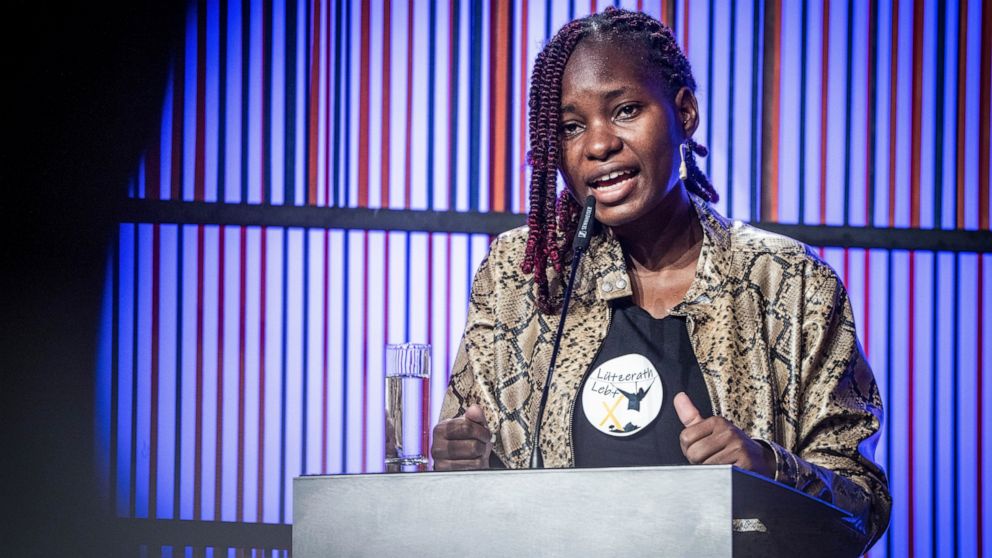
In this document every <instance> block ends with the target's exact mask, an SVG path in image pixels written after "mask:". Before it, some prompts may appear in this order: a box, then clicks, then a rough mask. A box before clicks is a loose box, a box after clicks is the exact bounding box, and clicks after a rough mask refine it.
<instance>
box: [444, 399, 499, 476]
mask: <svg viewBox="0 0 992 558" xmlns="http://www.w3.org/2000/svg"><path fill="white" fill-rule="evenodd" d="M492 448H493V434H492V432H491V431H490V430H489V428H488V427H487V426H486V416H485V413H483V411H482V408H481V407H480V406H479V405H472V406H470V407H469V408H468V409H466V410H465V414H464V415H462V416H460V417H456V418H452V419H448V420H444V421H441V422H440V423H438V425H437V426H435V427H434V440H433V444H432V445H431V456H432V457H433V458H434V470H435V471H464V470H471V469H487V468H488V467H489V454H490V453H491V452H492Z"/></svg>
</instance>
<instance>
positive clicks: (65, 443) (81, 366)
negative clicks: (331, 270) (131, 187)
mask: <svg viewBox="0 0 992 558" xmlns="http://www.w3.org/2000/svg"><path fill="white" fill-rule="evenodd" d="M183 11H184V10H183V3H181V2H175V1H172V2H137V3H131V4H122V5H120V6H116V5H113V4H111V5H99V3H97V4H91V3H65V4H54V3H53V4H44V3H38V2H27V1H17V2H14V3H13V4H12V5H8V6H5V10H4V26H3V27H4V32H3V34H2V39H0V40H2V41H3V45H2V48H3V66H4V70H5V71H4V72H3V75H4V83H5V87H4V89H6V93H7V95H5V97H7V98H8V101H6V102H5V103H4V112H5V114H4V117H3V129H4V131H5V132H6V133H5V135H6V141H5V142H4V144H5V145H6V147H4V148H3V150H2V151H0V152H2V153H3V155H2V158H3V159H2V164H0V185H2V192H3V196H4V199H3V201H2V202H0V207H2V208H3V220H2V222H3V228H4V239H3V265H2V269H3V273H2V277H3V279H2V281H3V282H2V285H0V292H2V297H3V298H2V300H3V303H2V315H3V321H2V322H0V323H2V333H0V339H2V341H0V343H2V355H0V382H2V383H0V413H2V414H0V429H2V445H0V471H2V474H3V478H2V480H0V486H2V489H0V490H2V492H0V502H2V506H0V507H2V508H3V516H2V517H0V544H2V546H3V548H4V553H5V554H7V553H10V554H11V555H28V556H60V555H62V556H69V555H71V556H79V555H100V556H106V555H111V554H113V552H108V551H107V549H106V547H104V546H103V543H104V542H105V539H106V535H105V531H106V528H107V524H108V519H109V518H110V515H109V507H108V503H107V502H106V500H105V493H104V491H102V490H100V489H99V487H98V486H97V484H96V482H95V479H96V473H97V471H96V467H95V454H94V447H93V441H94V437H93V424H94V417H93V408H94V374H93V369H94V366H95V359H96V341H97V340H96V334H97V327H96V326H97V323H98V319H99V305H100V297H101V291H102V289H103V281H104V279H105V278H104V269H105V265H106V261H107V260H106V257H107V253H108V247H109V245H110V240H111V238H112V237H111V236H110V235H111V233H112V231H113V224H114V221H113V216H114V213H113V210H114V206H115V204H116V203H117V202H118V200H120V199H121V197H123V196H124V195H125V193H126V184H127V180H128V179H129V178H130V177H131V175H132V173H133V172H134V169H135V168H136V165H137V161H138V158H139V156H140V150H141V148H142V147H143V146H144V145H146V144H147V141H146V140H147V138H148V137H149V136H150V134H151V133H153V130H154V124H155V120H156V118H157V117H158V115H159V111H160V108H161V107H160V105H161V102H162V95H163V91H164V85H165V78H166V75H167V70H168V62H169V56H170V53H171V51H172V49H173V47H174V42H175V40H176V37H177V36H178V33H177V32H176V31H177V30H179V29H181V27H180V24H181V22H182V16H183ZM11 96H12V97H13V99H11ZM101 547H102V548H101Z"/></svg>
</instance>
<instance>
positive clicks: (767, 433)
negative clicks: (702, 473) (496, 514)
mask: <svg viewBox="0 0 992 558" xmlns="http://www.w3.org/2000/svg"><path fill="white" fill-rule="evenodd" d="M694 90H695V80H694V79H693V77H692V72H691V69H690V67H689V62H688V60H686V58H685V56H684V55H683V53H682V52H681V50H680V49H679V47H678V44H677V43H676V41H675V39H674V37H673V36H672V33H671V31H670V30H669V29H668V28H667V27H665V26H664V25H662V24H661V23H660V22H658V21H657V20H655V19H653V18H651V17H649V16H647V15H644V14H641V13H634V12H628V11H624V10H616V9H612V8H610V9H607V10H606V11H605V12H603V13H601V14H595V15H591V16H589V17H586V18H583V19H579V20H576V21H573V22H571V23H568V24H567V25H565V26H564V27H563V28H562V29H561V30H560V31H559V32H558V33H557V34H556V35H555V37H554V39H552V40H551V42H549V43H548V44H547V45H546V46H545V47H544V49H543V51H542V52H541V53H540V55H539V56H538V58H537V61H536V63H535V66H534V73H533V76H532V81H531V89H530V99H529V109H530V112H529V128H530V154H529V162H530V164H531V167H532V175H531V183H530V214H529V216H528V222H527V226H526V227H521V228H520V229H516V230H512V231H509V232H507V233H504V234H502V235H500V236H499V238H498V239H497V240H496V241H495V242H493V244H492V246H491V249H490V252H489V255H488V256H487V258H486V259H485V260H484V261H483V263H482V265H481V266H480V268H479V270H478V272H477V274H476V276H475V280H474V283H473V286H472V294H471V299H470V308H469V314H468V323H467V325H466V328H465V334H464V337H463V338H462V342H461V346H460V348H459V351H458V356H457V358H456V361H455V364H454V369H453V371H452V375H451V383H450V385H449V386H448V391H447V394H446V397H445V400H444V404H443V407H442V410H441V419H442V420H441V422H440V423H439V424H438V426H437V427H436V428H435V430H434V442H433V447H432V454H433V457H434V460H435V469H437V470H453V469H479V468H487V467H490V466H495V467H510V468H523V467H527V466H529V463H530V458H531V455H532V452H533V451H534V449H535V448H534V447H533V442H534V437H535V436H534V427H535V425H536V424H538V417H537V415H538V413H539V411H538V409H539V408H540V407H541V405H540V400H541V393H542V389H544V382H545V371H546V370H547V369H548V366H549V364H550V361H551V358H552V346H553V345H554V342H555V339H554V338H555V336H556V331H557V330H558V325H559V323H558V322H559V314H558V312H559V311H560V308H561V305H562V302H563V297H564V292H565V283H566V282H567V280H568V277H567V275H568V274H567V270H568V266H569V264H570V261H571V258H572V257H573V255H572V254H573V252H572V249H571V248H572V242H573V239H574V237H575V231H576V228H577V224H578V219H579V213H580V210H581V205H580V203H579V202H578V201H577V200H585V199H586V198H587V196H593V197H594V199H595V201H596V210H595V217H596V220H597V221H598V223H599V224H600V225H601V226H600V227H599V230H598V232H597V233H596V234H595V236H594V237H593V238H592V241H591V244H590V246H589V248H588V251H587V252H586V254H585V256H584V258H583V259H582V261H581V264H580V266H579V268H578V270H579V271H578V275H577V279H576V281H575V283H574V288H573V291H572V296H571V301H570V303H569V309H568V315H567V319H566V321H565V323H564V325H563V329H562V335H561V338H560V353H559V354H558V357H557V359H556V362H555V368H554V379H553V381H552V382H551V383H550V385H549V386H548V396H547V404H546V407H544V412H543V414H542V416H541V420H540V424H541V427H540V428H541V431H540V432H541V436H540V439H539V440H540V441H539V447H538V448H537V449H538V450H539V451H540V454H541V456H543V460H544V463H545V465H546V466H548V467H613V466H635V465H676V464H733V465H736V466H738V467H741V468H743V469H748V470H751V471H754V472H756V473H760V474H762V475H765V476H767V477H769V478H772V479H774V480H776V481H778V482H780V483H783V484H785V485H787V486H790V487H793V488H796V489H799V490H802V491H804V492H806V493H808V494H811V495H813V496H816V497H818V498H820V499H823V500H825V501H827V502H831V503H833V504H835V505H837V506H839V507H841V508H844V509H846V510H848V511H850V512H852V513H853V514H854V515H855V517H857V518H858V519H859V520H860V522H861V526H862V528H863V530H864V533H865V537H866V540H867V541H868V545H869V546H870V544H871V543H873V542H874V541H875V540H877V539H878V537H879V536H880V535H881V533H882V532H883V531H884V529H885V527H886V525H887V523H888V516H889V509H890V506H891V499H890V496H889V493H888V488H887V484H886V478H885V474H884V472H883V471H882V470H881V469H880V467H879V466H878V465H877V464H876V463H875V461H874V449H875V445H876V442H877V439H878V431H879V428H880V426H881V421H882V402H881V399H880V396H879V391H878V388H877V386H876V383H875V380H874V377H873V375H872V372H871V369H870V368H869V366H868V364H867V362H866V361H865V357H864V354H863V352H862V349H861V346H860V343H859V341H858V339H857V334H856V332H855V327H854V320H853V316H852V312H851V307H850V303H849V301H848V298H847V293H846V292H845V290H844V287H843V285H842V284H841V282H840V280H839V279H838V278H837V275H836V274H835V272H834V271H833V270H832V269H831V268H830V267H829V266H828V265H827V264H825V263H824V262H822V261H821V260H820V259H818V258H817V257H816V256H815V255H814V254H813V253H812V252H811V251H810V250H809V249H808V248H807V247H806V246H804V245H802V244H800V243H799V242H796V241H794V240H791V239H788V238H785V237H782V236H777V235H773V234H770V233H767V232H764V231H761V230H759V229H755V228H752V227H750V226H747V225H743V224H741V223H734V222H730V221H728V220H727V219H725V218H724V217H722V216H720V215H719V214H717V213H716V211H715V210H714V209H713V208H712V207H711V206H710V203H711V202H714V201H716V199H717V193H716V191H715V190H714V188H713V186H712V185H711V184H710V183H709V181H708V180H707V178H706V176H705V175H704V174H703V173H702V172H700V170H699V168H698V166H697V165H696V162H695V157H696V156H705V155H706V149H705V148H704V147H703V146H701V145H699V144H698V143H696V142H695V141H694V140H693V139H692V135H693V132H695V130H696V128H697V126H698V124H699V109H698V104H697V102H696V97H695V95H694V93H693V91H694ZM559 172H560V173H561V175H562V177H563V178H564V182H565V185H566V189H565V191H563V192H562V194H561V195H560V196H557V195H556V181H557V176H558V173H559Z"/></svg>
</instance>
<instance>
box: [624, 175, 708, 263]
mask: <svg viewBox="0 0 992 558" xmlns="http://www.w3.org/2000/svg"><path fill="white" fill-rule="evenodd" d="M613 232H614V234H616V236H617V238H618V239H619V240H620V243H621V244H622V245H623V247H624V249H625V252H626V253H627V256H628V258H629V260H630V269H631V271H633V272H635V273H639V272H646V273H650V272H658V271H663V270H666V269H679V268H683V267H687V266H695V264H696V259H697V258H698V256H699V250H700V248H701V246H702V238H703V233H702V228H701V227H700V225H699V218H698V216H697V215H696V211H695V209H694V208H693V206H692V200H690V199H689V194H688V193H686V191H685V188H674V189H673V190H672V192H671V194H670V195H669V196H667V197H666V198H665V199H664V200H662V201H661V203H660V204H659V206H658V209H657V210H656V211H654V212H652V214H651V215H649V216H648V217H647V218H645V219H642V222H640V223H636V224H635V223H632V224H631V226H627V227H623V228H622V229H621V228H619V227H617V228H614V230H613Z"/></svg>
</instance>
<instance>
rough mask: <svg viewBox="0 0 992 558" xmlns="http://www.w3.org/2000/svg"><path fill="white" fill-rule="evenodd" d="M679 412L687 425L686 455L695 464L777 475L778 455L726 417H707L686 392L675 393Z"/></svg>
mask: <svg viewBox="0 0 992 558" xmlns="http://www.w3.org/2000/svg"><path fill="white" fill-rule="evenodd" d="M675 412H676V413H678V415H679V420H681V421H682V424H683V425H685V429H684V430H683V431H682V434H680V435H679V444H680V445H681V446H682V454H683V455H685V457H686V459H688V460H689V463H691V464H693V465H736V466H737V467H740V468H741V469H747V470H748V471H754V472H755V473H758V474H761V475H764V476H766V477H768V478H770V479H771V478H775V454H774V453H773V452H772V449H771V448H770V447H768V446H766V445H764V444H761V443H758V442H755V441H754V440H752V439H751V438H750V437H749V436H748V435H747V434H745V433H744V431H742V430H741V429H740V428H737V427H736V426H734V424H733V423H732V422H730V421H729V420H727V419H725V418H723V417H717V416H713V417H709V418H705V419H704V418H703V417H702V416H700V414H699V410H698V409H696V406H695V405H693V404H692V400H690V399H689V396H688V395H686V394H685V392H680V393H677V394H676V395H675Z"/></svg>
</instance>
